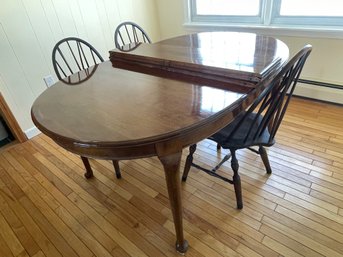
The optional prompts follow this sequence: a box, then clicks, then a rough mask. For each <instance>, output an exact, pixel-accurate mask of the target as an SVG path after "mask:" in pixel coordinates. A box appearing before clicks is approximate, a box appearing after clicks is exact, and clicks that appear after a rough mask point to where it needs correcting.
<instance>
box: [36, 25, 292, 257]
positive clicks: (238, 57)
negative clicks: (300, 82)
mask: <svg viewBox="0 0 343 257" xmlns="http://www.w3.org/2000/svg"><path fill="white" fill-rule="evenodd" d="M287 59H288V47H287V46H286V45H285V44H284V43H283V42H282V41H280V40H277V39H275V38H273V37H269V36H262V35H257V34H253V33H238V32H203V33H196V34H191V35H184V36H180V37H176V38H171V39H167V40H164V41H160V42H157V43H155V44H140V43H139V44H131V45H128V46H124V47H123V48H122V49H115V50H111V51H110V61H106V62H103V63H101V64H98V65H95V66H93V67H90V68H89V69H87V70H83V71H80V72H78V73H76V74H73V75H71V76H69V77H68V78H66V79H64V80H62V81H59V82H57V83H56V84H54V85H53V86H52V87H50V88H48V89H46V90H45V91H44V92H43V93H42V94H41V95H40V96H39V97H38V98H37V99H36V100H35V102H34V103H33V105H32V109H31V117H32V120H33V122H34V124H35V125H36V126H37V128H38V129H40V130H41V131H42V132H43V133H44V134H46V135H47V136H49V137H50V138H52V139H53V140H54V141H55V142H56V143H57V144H59V145H60V146H61V147H63V148H65V149H67V150H69V151H71V152H73V153H76V154H78V155H81V156H86V157H91V158H92V157H93V158H100V159H108V160H124V159H134V158H144V157H151V156H157V157H158V158H159V160H160V161H161V163H162V165H163V170H164V174H165V178H166V185H167V189H168V196H169V201H170V206H171V211H172V214H173V219H174V225H175V233H176V250H177V251H178V252H179V253H185V252H186V251H187V248H188V243H187V241H186V240H185V238H184V234H183V221H182V219H183V218H182V216H183V215H182V213H183V210H182V201H181V189H180V183H181V182H180V172H179V169H180V161H181V155H182V150H183V149H184V148H185V147H187V146H190V145H192V144H194V143H196V142H199V141H201V140H203V139H205V138H207V137H209V136H210V135H212V134H213V133H215V132H216V131H218V130H220V129H221V128H223V127H224V126H225V125H227V124H228V123H229V122H231V121H232V120H233V119H234V117H235V116H237V115H238V114H239V113H240V112H241V111H242V110H244V109H245V108H246V107H247V106H249V105H250V104H251V103H252V101H253V100H254V99H255V98H256V97H257V95H258V93H259V92H260V90H262V88H264V87H265V86H268V82H269V81H270V80H271V79H272V78H273V76H274V74H275V73H276V72H277V71H278V69H280V67H282V66H283V64H284V63H285V62H286V60H287ZM124 176H125V175H124Z"/></svg>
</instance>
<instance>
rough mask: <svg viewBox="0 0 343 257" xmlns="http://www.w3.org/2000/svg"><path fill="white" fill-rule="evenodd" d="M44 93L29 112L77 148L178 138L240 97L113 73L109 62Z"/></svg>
mask: <svg viewBox="0 0 343 257" xmlns="http://www.w3.org/2000/svg"><path fill="white" fill-rule="evenodd" d="M90 69H91V70H92V71H94V70H95V72H89V73H88V74H91V76H90V77H89V78H87V79H84V78H83V77H84V75H85V74H86V73H85V72H84V71H81V72H80V73H77V74H74V75H72V76H71V77H70V78H69V79H68V80H66V81H78V80H79V78H80V74H81V78H82V81H83V82H82V83H80V84H77V85H73V84H74V83H72V84H68V83H66V82H61V81H60V82H58V83H56V84H55V85H54V86H52V87H50V88H48V89H47V90H46V91H45V92H44V93H43V94H42V95H41V96H40V97H38V99H37V100H36V101H35V103H34V105H33V107H32V113H33V119H34V121H35V123H36V125H37V126H38V127H39V128H40V129H41V130H42V131H44V132H46V134H48V135H53V136H60V137H65V138H71V139H73V140H74V141H77V142H80V143H92V142H93V143H96V142H116V144H121V143H123V142H126V143H130V141H134V142H135V143H137V142H138V141H141V142H144V141H151V140H157V139H158V138H159V139H163V138H164V137H170V136H171V135H173V134H178V133H179V130H185V129H186V128H187V127H195V126H199V125H201V122H202V121H203V120H204V119H206V118H209V117H210V116H211V115H214V114H216V113H218V112H220V111H222V110H223V109H225V108H228V107H230V106H232V104H233V103H235V102H236V101H237V100H239V99H240V98H241V97H242V96H244V94H241V93H236V92H232V91H230V90H222V89H217V88H212V87H209V86H206V85H197V84H189V83H186V82H181V81H174V80H169V79H165V78H159V77H155V76H150V75H146V74H141V73H136V72H132V71H126V70H122V69H116V68H113V67H112V66H111V63H110V62H109V61H107V62H104V63H102V64H100V65H99V66H98V67H97V68H96V69H94V68H93V67H91V68H90Z"/></svg>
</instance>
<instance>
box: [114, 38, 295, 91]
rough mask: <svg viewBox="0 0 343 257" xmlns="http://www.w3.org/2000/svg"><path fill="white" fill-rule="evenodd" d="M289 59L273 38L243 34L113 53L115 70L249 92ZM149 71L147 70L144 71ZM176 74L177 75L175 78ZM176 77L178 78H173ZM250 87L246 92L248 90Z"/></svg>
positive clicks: (168, 42)
mask: <svg viewBox="0 0 343 257" xmlns="http://www.w3.org/2000/svg"><path fill="white" fill-rule="evenodd" d="M287 59H288V47H287V46H286V45H285V44H284V43H283V42H282V41H280V40H278V39H275V38H273V37H269V36H264V35H258V34H254V33H241V32H201V33H197V34H190V35H184V36H179V37H176V38H172V39H167V40H163V41H160V42H157V43H154V44H142V43H138V44H137V43H133V44H130V45H125V46H123V47H122V48H120V49H114V50H112V51H110V60H111V61H112V63H113V66H114V67H119V68H125V69H130V70H135V71H139V72H144V71H147V68H151V70H150V72H147V73H150V74H155V75H158V76H160V75H161V74H160V72H159V71H161V70H163V71H168V72H165V74H162V76H165V77H170V78H173V79H177V77H180V74H185V75H186V76H184V78H183V79H184V80H186V81H189V82H193V81H194V80H193V81H192V80H191V81H190V80H189V78H190V77H191V75H192V76H196V77H200V79H201V81H202V82H203V81H204V79H207V80H206V83H211V84H212V85H213V83H215V82H216V81H217V82H218V81H224V82H225V83H228V81H229V82H230V84H238V85H241V86H242V88H237V89H236V90H237V91H241V92H244V91H245V92H247V91H249V90H250V89H251V88H252V87H255V86H256V85H257V84H258V83H259V82H260V81H261V80H262V79H264V78H265V77H266V76H268V75H269V74H270V73H271V72H273V71H274V70H275V69H277V68H278V67H280V66H281V65H282V64H283V63H284V62H285V61H286V60H287ZM144 68H145V69H144ZM175 73H177V75H176V76H175ZM173 75H174V76H173ZM244 88H246V90H244Z"/></svg>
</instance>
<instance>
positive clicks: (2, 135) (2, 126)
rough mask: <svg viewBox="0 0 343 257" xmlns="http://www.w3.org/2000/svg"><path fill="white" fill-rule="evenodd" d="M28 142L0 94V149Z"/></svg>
mask: <svg viewBox="0 0 343 257" xmlns="http://www.w3.org/2000/svg"><path fill="white" fill-rule="evenodd" d="M26 140H27V137H26V135H25V134H24V133H23V131H22V130H21V128H20V126H19V124H18V122H17V120H16V119H15V118H14V116H13V114H12V112H11V110H10V108H9V107H8V105H7V103H6V101H5V99H4V97H3V96H2V94H1V93H0V147H3V146H6V145H9V144H12V143H13V142H16V141H17V142H19V143H23V142H25V141H26Z"/></svg>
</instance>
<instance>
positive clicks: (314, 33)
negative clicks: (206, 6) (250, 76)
mask: <svg viewBox="0 0 343 257" xmlns="http://www.w3.org/2000/svg"><path fill="white" fill-rule="evenodd" d="M183 26H184V28H185V29H186V30H187V31H194V32H196V31H216V30H230V31H241V32H252V33H258V34H264V35H274V36H292V37H311V38H335V39H337V38H338V39H343V28H340V29H333V28H330V29H329V28H325V29H324V28H322V27H312V28H307V27H302V28H299V27H291V26H288V27H283V26H272V25H269V26H265V25H246V24H245V25H244V24H225V23H204V22H186V23H184V24H183Z"/></svg>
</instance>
